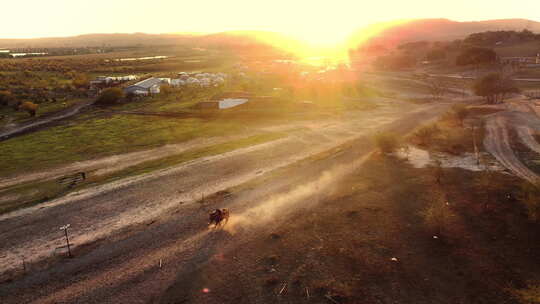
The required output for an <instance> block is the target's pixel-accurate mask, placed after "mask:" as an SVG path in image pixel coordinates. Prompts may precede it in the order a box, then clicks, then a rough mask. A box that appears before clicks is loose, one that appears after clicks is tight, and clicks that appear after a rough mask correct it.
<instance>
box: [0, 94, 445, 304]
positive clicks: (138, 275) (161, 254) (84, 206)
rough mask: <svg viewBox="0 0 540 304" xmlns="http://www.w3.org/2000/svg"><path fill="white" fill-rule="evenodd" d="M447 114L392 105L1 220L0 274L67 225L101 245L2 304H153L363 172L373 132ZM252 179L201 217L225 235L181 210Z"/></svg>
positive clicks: (16, 288)
mask: <svg viewBox="0 0 540 304" xmlns="http://www.w3.org/2000/svg"><path fill="white" fill-rule="evenodd" d="M447 107H448V105H435V106H423V107H412V106H410V107H409V106H403V105H397V104H396V105H394V107H390V109H394V110H395V111H388V110H389V109H387V111H382V112H379V113H378V116H375V115H374V113H371V115H370V117H369V118H366V120H364V119H362V118H358V117H357V118H356V119H354V120H351V122H350V125H349V126H348V128H346V130H344V129H343V128H332V127H331V126H330V127H327V128H323V129H322V130H328V132H326V133H324V132H323V134H319V133H321V132H322V130H321V129H317V130H316V131H315V132H306V133H305V134H304V135H299V136H298V137H296V138H287V139H284V140H282V141H281V142H280V143H275V142H274V143H267V144H263V145H260V146H258V147H250V148H247V149H245V150H244V151H233V152H231V153H227V154H226V155H220V156H215V157H210V158H206V159H203V160H197V161H194V162H191V163H190V164H184V165H182V166H179V167H176V168H171V169H167V170H162V171H160V172H156V173H152V174H148V175H146V176H143V177H139V178H136V179H135V178H134V179H131V180H130V181H122V182H119V183H117V184H115V185H105V186H102V187H100V189H90V190H88V191H89V192H87V193H86V194H82V193H81V194H79V195H77V194H75V195H73V196H71V197H69V198H65V199H66V200H69V201H66V202H63V203H61V202H56V204H55V205H50V206H47V207H46V208H43V209H37V210H34V211H33V212H30V213H26V214H23V213H20V214H17V215H11V216H10V217H4V218H3V219H0V236H1V237H2V239H3V240H5V241H4V242H3V243H2V244H0V256H1V257H2V261H1V264H0V267H2V269H6V268H9V267H12V266H13V265H18V263H19V262H20V257H21V256H25V257H26V256H28V255H34V256H35V257H38V256H39V254H40V253H47V252H48V253H50V252H51V251H52V250H54V247H55V246H58V245H60V244H62V242H63V240H62V236H61V234H60V233H59V232H58V227H59V225H63V224H65V223H67V222H69V223H70V224H71V225H72V227H73V229H72V240H73V242H74V243H75V244H76V245H77V246H79V247H81V245H82V244H85V243H86V244H89V243H91V241H92V240H97V239H99V238H100V237H106V239H103V240H102V241H100V243H97V244H101V245H98V246H97V247H94V249H91V250H89V251H86V253H85V251H84V247H82V248H80V249H79V250H80V253H78V256H77V258H75V259H71V260H67V261H62V262H59V263H57V264H56V265H55V266H54V267H48V268H47V269H45V270H39V271H35V272H32V273H31V275H28V276H25V277H24V278H21V279H17V280H16V281H14V282H12V283H9V284H3V285H1V286H0V294H5V295H9V296H7V297H6V298H5V302H6V303H27V302H35V303H53V302H56V303H58V302H64V303H75V302H76V303H87V302H92V303H148V302H156V301H158V300H159V297H160V295H161V294H162V293H163V292H164V290H165V289H166V288H167V286H169V285H170V283H171V282H174V281H175V279H176V278H177V277H178V276H179V275H182V276H190V275H193V274H194V273H195V272H196V271H197V269H198V268H199V267H200V266H201V265H204V264H205V263H206V262H207V261H209V260H213V259H219V258H220V256H222V254H223V252H222V250H220V248H226V247H222V245H223V244H227V246H228V248H232V247H237V246H241V245H242V243H243V242H246V241H249V239H250V238H253V237H257V233H256V231H255V229H251V228H254V227H255V226H256V227H258V229H272V227H273V226H274V225H277V224H279V222H280V218H281V217H282V216H285V214H286V211H287V210H290V209H291V208H293V207H294V206H296V204H297V203H299V202H300V201H301V202H303V204H302V205H299V206H296V207H295V208H297V207H302V208H303V207H307V206H308V205H304V204H305V203H308V204H309V203H311V204H314V203H316V202H317V201H318V200H317V196H318V195H319V193H320V192H321V191H327V190H328V189H330V188H331V187H332V184H333V182H335V181H336V180H337V179H338V178H339V176H341V175H344V174H348V172H350V170H352V169H354V168H357V167H358V166H360V165H361V164H362V161H363V159H364V158H365V157H366V156H367V155H368V154H369V153H370V152H371V151H372V149H373V143H372V141H371V136H372V135H373V133H374V132H375V131H378V130H391V131H395V132H400V133H406V132H409V131H410V130H411V129H412V128H414V127H415V126H417V125H418V123H420V122H424V121H426V120H429V119H432V118H433V117H435V116H436V115H438V114H440V113H442V112H443V111H444V110H445V109H446V108H447ZM377 118H380V122H379V121H378V119H377ZM351 131H355V132H354V133H353V134H351V135H350V136H351V138H352V139H353V143H351V144H350V147H351V148H349V149H345V150H343V151H342V152H339V153H336V154H333V155H329V156H328V157H326V158H324V159H321V160H311V161H309V160H308V161H304V162H303V163H302V164H300V165H295V166H293V167H290V168H288V169H286V171H284V172H282V173H281V174H280V175H277V176H275V177H273V174H272V173H271V171H272V170H275V169H277V168H283V167H284V166H287V165H290V164H292V163H294V162H295V161H297V160H301V159H304V158H305V157H307V156H310V155H312V154H314V153H317V152H320V151H325V150H327V149H328V148H331V147H334V146H336V145H339V144H340V143H343V142H344V141H346V140H345V138H344V137H341V138H340V139H341V140H336V141H331V140H329V139H328V138H331V136H333V135H335V134H337V133H343V132H346V133H347V132H351ZM265 173H267V174H265ZM284 175H285V176H287V178H283V176H284ZM253 179H256V180H257V181H258V182H256V183H255V184H251V185H249V186H246V187H240V188H238V189H237V190H236V191H234V192H233V194H232V195H231V196H230V197H224V198H222V199H219V200H218V201H216V203H218V205H213V204H212V205H209V206H208V207H207V208H213V207H214V206H223V207H228V208H231V210H232V212H233V214H235V215H238V216H236V217H235V220H234V221H233V219H231V223H230V226H229V227H230V228H233V229H234V231H231V233H232V234H228V233H224V232H217V233H208V231H207V228H206V224H205V220H204V219H205V218H206V212H205V211H204V210H201V209H200V208H199V206H197V204H188V203H181V202H192V201H194V200H196V199H198V198H199V197H200V195H201V193H206V194H210V193H214V192H216V191H219V190H225V189H228V188H231V187H233V186H237V185H241V184H243V183H245V182H248V181H251V180H253ZM283 212H285V214H284V213H283ZM261 217H262V218H264V219H265V220H264V221H262V222H253V221H251V219H253V218H258V219H260V218H261ZM137 223H142V224H140V225H135V224H137ZM253 225H254V226H253ZM128 227H131V228H128ZM247 228H249V229H247ZM126 229H127V230H126ZM160 261H161V262H162V263H163V264H162V267H159V265H160ZM29 290H32V292H29Z"/></svg>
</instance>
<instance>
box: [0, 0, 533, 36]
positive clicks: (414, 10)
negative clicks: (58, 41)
mask: <svg viewBox="0 0 540 304" xmlns="http://www.w3.org/2000/svg"><path fill="white" fill-rule="evenodd" d="M2 11H3V14H2V18H0V29H1V30H0V38H34V37H51V36H71V35H79V34H87V33H120V32H121V33H133V32H146V33H170V32H221V31H228V30H267V31H276V32H281V33H285V34H289V35H292V36H295V37H297V38H298V37H300V38H303V39H304V40H307V41H309V42H312V43H319V44H331V43H335V42H339V41H342V40H343V39H344V38H345V37H347V36H348V35H349V34H350V33H351V32H352V31H354V30H355V29H358V28H359V27H362V26H366V25H368V24H371V23H374V22H380V21H389V20H394V19H410V18H449V19H452V20H457V21H465V20H467V21H469V20H487V19H502V18H526V19H536V20H540V0H513V1H503V0H451V1H450V0H449V1H447V0H392V1H391V0H369V1H365V0H361V1H347V0H330V1H318V0H273V1H257V0H192V1H188V0H46V1H44V0H25V1H8V2H7V3H5V4H3V5H2Z"/></svg>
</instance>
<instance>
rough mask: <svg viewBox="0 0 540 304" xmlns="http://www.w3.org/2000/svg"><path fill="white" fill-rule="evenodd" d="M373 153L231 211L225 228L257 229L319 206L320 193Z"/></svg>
mask: <svg viewBox="0 0 540 304" xmlns="http://www.w3.org/2000/svg"><path fill="white" fill-rule="evenodd" d="M370 156H371V153H370V154H368V155H366V156H364V157H362V158H360V159H358V160H356V161H353V162H352V163H348V164H346V165H340V166H338V167H336V168H333V169H331V170H327V171H324V172H323V173H322V174H321V176H320V177H319V178H317V179H316V180H314V181H311V182H309V183H306V184H303V185H300V186H298V187H296V188H294V189H293V190H291V191H289V192H287V193H283V194H279V195H275V196H272V197H270V198H269V199H267V200H266V201H263V202H262V203H260V204H259V205H257V206H255V207H252V208H250V209H248V210H246V211H244V212H242V213H240V214H236V213H235V214H232V215H231V218H230V219H229V222H228V223H227V224H226V225H225V226H224V230H225V231H227V232H229V233H231V234H235V233H237V232H239V231H241V230H243V229H246V228H255V227H256V226H261V225H265V224H268V223H270V222H274V221H277V220H280V219H282V218H284V217H286V216H287V215H289V214H291V213H293V212H295V211H298V210H299V209H301V208H309V207H314V206H316V205H317V204H318V203H319V202H320V199H319V195H320V194H323V193H327V192H328V190H329V189H330V188H331V187H332V186H334V185H336V183H338V182H339V180H340V179H341V178H343V177H344V176H346V175H348V174H350V173H352V172H353V171H354V170H355V169H357V168H358V167H360V166H361V165H362V164H363V163H364V162H365V161H366V160H367V159H368V158H369V157H370Z"/></svg>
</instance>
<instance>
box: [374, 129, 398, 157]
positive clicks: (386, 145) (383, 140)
mask: <svg viewBox="0 0 540 304" xmlns="http://www.w3.org/2000/svg"><path fill="white" fill-rule="evenodd" d="M375 143H376V145H377V147H378V148H379V150H380V151H381V152H382V153H384V154H389V153H393V152H395V151H396V150H397V149H398V148H399V140H398V138H397V136H396V135H395V134H393V133H379V134H377V135H376V136H375Z"/></svg>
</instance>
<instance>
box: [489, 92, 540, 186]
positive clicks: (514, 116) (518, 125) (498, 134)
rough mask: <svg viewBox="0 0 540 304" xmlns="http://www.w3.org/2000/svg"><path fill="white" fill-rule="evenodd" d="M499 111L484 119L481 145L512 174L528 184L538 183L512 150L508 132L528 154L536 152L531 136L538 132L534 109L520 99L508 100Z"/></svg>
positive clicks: (538, 148) (538, 146)
mask: <svg viewBox="0 0 540 304" xmlns="http://www.w3.org/2000/svg"><path fill="white" fill-rule="evenodd" d="M504 107H505V108H506V110H505V111H501V112H498V113H495V114H492V115H490V116H489V117H488V118H487V119H486V137H485V139H484V146H485V148H486V150H487V151H488V152H490V153H491V154H492V155H493V156H494V157H495V158H496V159H497V160H498V161H499V162H500V163H501V164H503V165H504V166H505V167H506V168H507V169H509V170H510V171H512V172H513V173H514V174H516V175H517V176H519V177H520V178H523V179H525V180H527V181H529V182H531V183H535V182H538V181H539V180H540V176H538V174H536V173H535V172H533V171H532V170H530V169H529V168H527V166H525V165H524V164H523V163H522V162H521V160H520V159H519V158H518V157H517V156H516V154H515V152H514V151H513V149H512V144H511V142H512V138H510V136H509V131H510V130H512V129H513V130H515V131H516V134H517V135H518V137H519V139H520V141H521V142H522V143H523V144H524V145H525V146H527V147H528V148H529V149H531V150H532V151H536V152H538V153H540V144H539V143H538V142H537V141H536V139H535V138H534V137H533V134H534V133H535V132H539V131H540V118H539V117H538V115H537V110H538V109H536V108H537V107H536V106H535V105H534V104H531V103H530V102H529V101H528V100H525V99H524V98H523V97H518V98H514V99H511V100H508V101H507V102H506V103H505V105H504Z"/></svg>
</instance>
